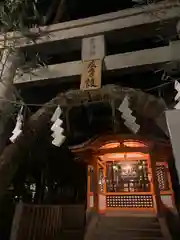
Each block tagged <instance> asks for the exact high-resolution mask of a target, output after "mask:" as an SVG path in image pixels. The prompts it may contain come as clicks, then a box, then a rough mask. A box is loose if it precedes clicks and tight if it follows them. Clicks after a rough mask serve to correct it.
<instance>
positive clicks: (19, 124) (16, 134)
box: [9, 106, 23, 143]
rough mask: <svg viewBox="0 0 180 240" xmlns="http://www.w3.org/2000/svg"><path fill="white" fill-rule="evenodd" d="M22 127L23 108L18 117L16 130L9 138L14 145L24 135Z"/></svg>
mask: <svg viewBox="0 0 180 240" xmlns="http://www.w3.org/2000/svg"><path fill="white" fill-rule="evenodd" d="M22 125H23V106H22V107H21V109H20V111H19V113H18V115H17V120H16V126H15V128H14V130H13V131H12V134H13V135H12V136H11V137H10V138H9V140H10V141H11V142H12V143H14V142H15V141H16V140H17V138H18V137H19V136H20V135H21V133H22Z"/></svg>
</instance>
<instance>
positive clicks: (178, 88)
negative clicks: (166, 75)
mask: <svg viewBox="0 0 180 240" xmlns="http://www.w3.org/2000/svg"><path fill="white" fill-rule="evenodd" d="M174 88H175V90H176V91H177V94H176V96H175V98H174V100H175V101H176V102H177V103H176V105H175V106H174V108H175V109H180V83H179V82H178V81H177V80H176V81H175V83H174Z"/></svg>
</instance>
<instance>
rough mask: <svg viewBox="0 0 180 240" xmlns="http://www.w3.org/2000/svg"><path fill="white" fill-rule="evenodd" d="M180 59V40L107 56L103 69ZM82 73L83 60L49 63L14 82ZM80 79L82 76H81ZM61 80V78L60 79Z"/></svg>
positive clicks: (163, 62)
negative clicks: (161, 45) (162, 45)
mask: <svg viewBox="0 0 180 240" xmlns="http://www.w3.org/2000/svg"><path fill="white" fill-rule="evenodd" d="M179 60H180V41H175V42H172V43H171V44H170V45H169V46H165V47H159V48H153V49H145V50H141V51H136V52H128V53H124V54H116V55H110V56H106V57H105V59H104V68H103V71H105V72H106V71H108V72H109V71H123V70H125V69H128V71H130V70H131V69H135V68H136V69H137V67H139V68H144V67H147V66H150V67H151V69H152V68H153V67H154V68H156V67H157V65H161V64H165V63H168V62H173V61H179ZM81 74H82V61H75V62H67V63H61V64H55V65H49V66H48V67H47V68H43V67H42V68H37V69H34V70H33V71H32V72H31V73H30V74H29V73H28V74H22V75H21V76H19V75H16V77H15V78H14V84H27V83H36V84H41V83H42V82H44V80H47V81H46V82H47V84H51V81H52V79H66V78H69V77H74V76H80V75H81ZM79 80H80V78H79ZM59 81H60V80H59Z"/></svg>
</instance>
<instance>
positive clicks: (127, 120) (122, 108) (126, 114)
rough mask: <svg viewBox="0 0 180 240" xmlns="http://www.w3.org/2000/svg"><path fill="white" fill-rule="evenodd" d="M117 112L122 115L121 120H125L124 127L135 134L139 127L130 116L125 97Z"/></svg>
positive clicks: (130, 111)
mask: <svg viewBox="0 0 180 240" xmlns="http://www.w3.org/2000/svg"><path fill="white" fill-rule="evenodd" d="M118 110H119V111H120V112H121V113H122V115H121V117H122V119H124V120H125V122H124V125H125V126H126V127H128V128H129V129H130V130H131V131H132V132H133V133H137V132H138V131H139V129H140V125H139V124H137V123H136V118H135V117H134V116H132V110H131V109H130V108H129V100H128V97H127V96H126V97H125V98H124V100H123V102H122V103H121V105H120V106H119V108H118Z"/></svg>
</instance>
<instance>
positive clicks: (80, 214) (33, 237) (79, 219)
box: [10, 203, 85, 240]
mask: <svg viewBox="0 0 180 240" xmlns="http://www.w3.org/2000/svg"><path fill="white" fill-rule="evenodd" d="M84 227H85V208H84V206H83V205H66V206H59V205H46V206H43V205H29V204H23V203H20V204H18V205H17V208H16V211H15V215H14V220H13V225H12V230H11V238H10V240H25V239H26V240H50V239H51V240H55V239H64V238H66V237H67V236H68V239H71V236H72V239H79V240H80V239H83V235H84Z"/></svg>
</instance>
